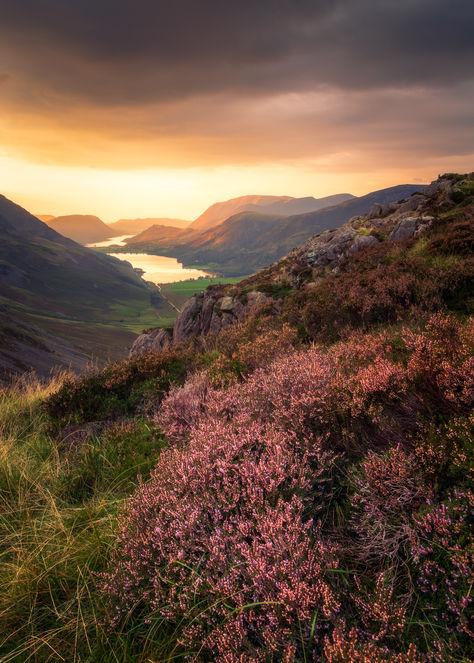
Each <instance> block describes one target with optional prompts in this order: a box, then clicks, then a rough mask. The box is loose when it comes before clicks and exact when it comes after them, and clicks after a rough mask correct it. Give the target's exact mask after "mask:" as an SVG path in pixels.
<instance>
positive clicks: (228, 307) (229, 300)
mask: <svg viewBox="0 0 474 663" xmlns="http://www.w3.org/2000/svg"><path fill="white" fill-rule="evenodd" d="M218 304H219V306H220V309H221V311H232V309H233V308H234V306H235V301H234V299H233V297H222V299H219V301H218Z"/></svg>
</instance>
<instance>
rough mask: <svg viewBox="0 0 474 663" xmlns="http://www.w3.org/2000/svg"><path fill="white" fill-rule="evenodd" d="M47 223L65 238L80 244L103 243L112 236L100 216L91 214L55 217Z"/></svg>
mask: <svg viewBox="0 0 474 663" xmlns="http://www.w3.org/2000/svg"><path fill="white" fill-rule="evenodd" d="M45 222H46V223H47V224H48V226H49V227H50V228H53V229H54V230H56V232H58V233H59V234H60V235H63V237H68V238H69V239H73V240H74V241H75V242H79V244H89V243H91V242H102V241H104V240H106V239H108V238H109V237H111V236H112V233H111V232H110V228H109V226H107V225H106V224H105V223H104V222H103V221H102V220H101V219H99V217H98V216H92V215H91V214H67V215H65V216H55V217H54V218H53V219H50V220H47V219H45Z"/></svg>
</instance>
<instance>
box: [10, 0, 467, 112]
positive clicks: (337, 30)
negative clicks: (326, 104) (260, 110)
mask: <svg viewBox="0 0 474 663" xmlns="http://www.w3.org/2000/svg"><path fill="white" fill-rule="evenodd" d="M0 16H1V20H0V56H1V60H0V61H2V60H3V63H2V66H4V68H5V69H6V70H8V71H9V72H11V73H12V75H14V76H15V80H17V81H20V82H21V81H23V83H24V86H23V89H22V87H21V85H20V84H18V85H17V87H16V88H15V92H13V93H12V94H16V95H17V96H18V99H19V98H20V97H21V95H22V94H23V95H25V94H27V95H28V98H29V102H30V103H32V104H34V103H38V104H44V103H45V98H46V99H48V95H57V96H58V99H59V100H60V99H68V98H69V97H72V98H76V99H82V100H84V101H88V102H91V103H97V104H99V105H102V104H126V105H128V106H130V105H132V104H134V103H135V104H141V103H144V102H163V101H167V100H176V99H180V98H184V97H189V96H194V95H199V94H210V93H213V94H214V93H223V94H229V95H233V94H238V95H249V96H253V95H259V96H260V95H263V96H264V95H268V94H273V93H280V92H282V93H283V92H289V91H298V90H305V91H308V90H312V89H318V88H319V89H320V88H321V87H325V86H330V87H333V88H334V87H338V88H341V89H348V90H349V89H350V90H367V89H377V88H404V87H407V86H409V87H410V86H412V87H413V86H423V87H444V86H449V85H451V84H454V83H461V82H463V81H466V80H469V79H471V78H472V77H473V67H472V62H473V56H474V40H473V38H472V35H473V26H474V2H473V0H450V1H449V2H448V0H396V1H394V0H335V1H329V0H328V1H325V0H239V1H237V0H227V1H223V0H174V1H173V2H172V1H171V0H170V1H168V2H163V1H162V0H128V1H124V0H114V1H112V0H94V1H93V0H0ZM5 64H6V66H5ZM26 89H27V90H28V92H27V93H26V91H25V90H26ZM45 95H46V97H45Z"/></svg>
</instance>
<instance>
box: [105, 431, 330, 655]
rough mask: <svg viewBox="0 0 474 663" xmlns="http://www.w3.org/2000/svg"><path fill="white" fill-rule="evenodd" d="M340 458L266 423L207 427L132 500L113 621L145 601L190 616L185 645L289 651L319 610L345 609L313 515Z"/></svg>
mask: <svg viewBox="0 0 474 663" xmlns="http://www.w3.org/2000/svg"><path fill="white" fill-rule="evenodd" d="M330 463H331V459H330V457H328V456H321V457H319V458H317V457H316V455H315V454H313V453H311V452H310V450H308V449H304V448H301V447H300V445H298V444H295V438H294V435H292V434H288V433H286V434H285V433H283V432H282V431H276V430H274V429H272V428H264V427H262V426H261V425H259V424H257V423H254V424H251V425H249V427H248V428H247V429H246V430H242V429H241V430H240V431H239V433H238V434H237V433H236V432H235V429H234V426H233V425H231V424H229V423H227V424H226V423H224V422H221V423H220V424H218V425H216V424H215V423H212V424H211V423H210V422H205V423H203V424H201V426H200V427H199V428H198V430H196V431H195V433H194V435H193V437H192V439H191V441H190V443H189V445H188V446H187V447H186V448H184V449H179V448H176V449H174V450H172V451H169V452H165V453H164V454H163V455H162V456H161V458H160V460H159V463H158V466H157V468H156V470H155V472H154V475H153V480H152V481H151V482H150V483H148V484H146V485H144V486H143V487H141V488H140V489H139V491H138V492H137V493H136V495H135V496H134V497H133V498H132V500H131V503H130V506H129V509H128V511H127V514H126V517H125V519H124V522H123V526H122V530H121V534H120V538H119V549H118V553H117V557H116V560H115V565H114V567H113V569H112V571H111V572H110V574H109V576H108V578H107V580H106V583H105V590H106V592H107V593H108V595H109V597H111V598H112V600H113V602H114V603H115V605H116V609H117V612H116V616H115V618H114V619H115V620H119V619H120V617H121V615H123V614H126V613H127V612H128V611H130V610H132V609H134V608H135V607H136V606H138V607H139V608H140V609H141V611H142V612H143V614H144V615H146V614H147V613H152V612H154V611H155V612H158V613H159V614H161V615H165V616H166V617H168V618H169V619H174V620H176V619H179V618H183V617H186V620H187V623H188V626H187V628H183V631H182V634H181V641H182V644H183V646H186V647H188V648H193V649H194V650H195V648H196V646H198V647H201V648H202V650H203V652H206V651H207V652H212V653H213V657H214V658H213V660H216V661H217V660H219V661H227V660H234V659H228V658H226V657H227V656H228V655H229V651H233V652H241V654H242V655H245V656H247V657H248V660H260V659H262V660H263V659H264V658H265V656H270V657H275V656H279V655H280V653H281V652H282V651H287V652H291V651H292V650H293V649H294V646H293V643H294V641H300V642H301V639H302V638H303V639H304V640H305V641H306V640H307V639H308V637H309V633H310V629H311V619H312V618H313V616H314V614H315V612H316V611H319V614H320V619H321V620H322V622H323V623H324V622H326V621H327V620H328V619H330V618H331V616H332V615H333V614H334V613H335V612H337V610H338V607H339V604H338V601H337V598H336V596H335V594H334V591H333V590H332V588H331V584H330V582H329V580H328V573H327V570H328V569H331V568H335V567H336V566H337V557H336V555H335V553H336V549H335V547H334V546H333V545H332V544H330V542H328V541H325V540H324V538H323V537H322V536H321V534H320V532H319V528H318V525H317V522H315V521H314V519H313V518H311V516H310V512H309V513H308V507H310V502H311V499H312V495H311V486H312V485H313V483H314V482H315V481H317V480H318V478H319V476H320V475H323V474H324V473H325V472H326V471H327V468H326V466H327V465H328V464H329V465H330ZM318 626H319V628H321V627H320V625H319V624H318ZM289 656H290V654H289ZM236 660H237V659H236ZM288 660H293V658H292V657H291V656H290V658H289V659H288Z"/></svg>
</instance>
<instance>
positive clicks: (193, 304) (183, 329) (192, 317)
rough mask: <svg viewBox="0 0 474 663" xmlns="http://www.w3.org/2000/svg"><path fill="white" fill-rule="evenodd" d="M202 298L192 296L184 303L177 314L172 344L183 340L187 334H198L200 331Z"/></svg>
mask: <svg viewBox="0 0 474 663" xmlns="http://www.w3.org/2000/svg"><path fill="white" fill-rule="evenodd" d="M202 300H203V298H202V297H198V296H194V297H191V299H188V301H187V302H186V303H185V304H184V306H183V308H182V309H181V312H180V314H179V315H178V317H177V319H176V322H175V323H174V329H173V345H174V344H176V343H180V342H181V341H184V339H185V338H188V336H192V335H193V334H199V333H200V331H201V320H200V315H199V313H200V311H201V310H202V305H203V301H202Z"/></svg>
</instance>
